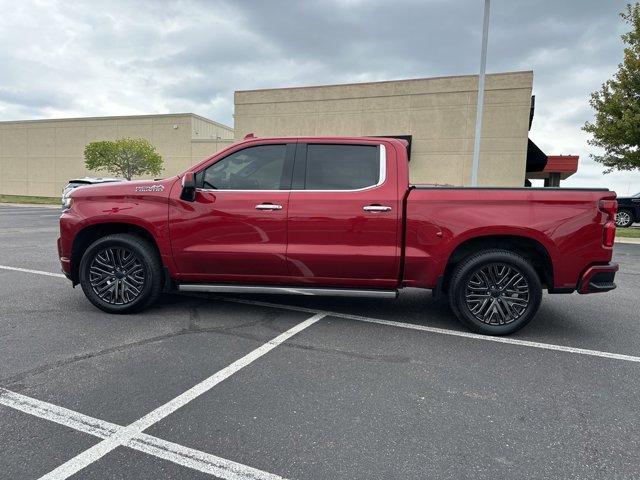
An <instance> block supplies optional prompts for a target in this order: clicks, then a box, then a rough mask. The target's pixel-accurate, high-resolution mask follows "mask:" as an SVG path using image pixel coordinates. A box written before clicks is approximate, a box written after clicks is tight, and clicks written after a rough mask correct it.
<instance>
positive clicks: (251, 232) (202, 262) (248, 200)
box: [169, 141, 295, 283]
mask: <svg viewBox="0 0 640 480" xmlns="http://www.w3.org/2000/svg"><path fill="white" fill-rule="evenodd" d="M267 142H268V141H267ZM294 151H295V143H289V144H287V143H285V142H268V143H265V144H260V145H249V146H244V147H239V148H238V149H236V150H234V151H231V152H230V153H229V154H228V155H226V156H225V157H223V158H221V159H217V160H216V161H214V162H213V163H212V164H210V165H208V166H206V167H205V168H203V169H201V170H200V171H199V172H196V176H195V177H196V185H197V187H198V188H197V189H196V198H195V201H194V202H185V201H183V200H180V199H176V200H175V202H174V208H171V209H170V212H169V225H170V228H171V243H172V250H173V253H174V258H175V261H176V265H177V268H178V271H179V272H180V276H181V278H182V279H183V280H194V281H216V282H232V283H235V282H240V283H247V282H251V283H269V282H272V283H274V282H275V283H278V282H282V281H284V279H286V277H287V275H288V273H287V265H286V260H285V253H286V247H287V212H288V201H289V190H290V188H291V174H292V170H293V156H294ZM172 197H173V198H176V197H179V192H177V194H175V195H172Z"/></svg>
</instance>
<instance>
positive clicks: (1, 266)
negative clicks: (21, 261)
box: [0, 265, 66, 278]
mask: <svg viewBox="0 0 640 480" xmlns="http://www.w3.org/2000/svg"><path fill="white" fill-rule="evenodd" d="M0 270H13V271H14V272H24V273H35V274H36V275H47V276H49V277H59V278H66V277H65V276H64V275H63V274H62V273H51V272H43V271H42V270H31V269H29V268H19V267H9V266H7V265H0Z"/></svg>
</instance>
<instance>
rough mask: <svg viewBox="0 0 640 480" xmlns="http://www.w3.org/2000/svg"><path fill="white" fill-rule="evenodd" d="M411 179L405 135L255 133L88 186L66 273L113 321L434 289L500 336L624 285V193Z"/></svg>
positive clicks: (72, 204) (70, 204) (66, 226)
mask: <svg viewBox="0 0 640 480" xmlns="http://www.w3.org/2000/svg"><path fill="white" fill-rule="evenodd" d="M408 168H409V164H408V155H407V145H406V142H404V141H402V140H397V139H392V138H345V137H335V138H331V137H322V138H269V139H258V138H249V139H246V140H245V141H242V142H240V143H236V144H234V145H232V146H230V147H228V148H227V149H225V150H223V151H221V152H219V153H217V154H216V155H214V156H212V157H210V158H208V159H206V160H204V161H202V162H200V163H199V164H197V165H195V166H193V167H191V168H189V169H188V170H186V171H185V172H184V173H182V174H180V175H177V176H175V177H172V178H169V179H165V180H160V181H135V182H125V183H117V184H104V185H96V186H90V187H89V186H88V187H80V188H77V189H75V190H73V192H72V193H71V194H70V196H69V198H68V199H67V208H66V210H65V211H64V212H63V214H62V216H61V219H60V232H61V234H60V238H59V240H58V250H59V256H60V261H61V262H62V269H63V271H64V273H65V274H66V275H67V277H68V278H69V279H70V280H71V281H72V282H73V285H74V286H75V285H76V284H78V283H79V284H80V285H82V289H83V290H84V293H85V294H86V296H87V297H88V299H89V300H90V301H91V302H92V303H93V304H94V305H95V306H97V307H98V308H100V309H102V310H105V311H107V312H113V313H128V312H133V311H138V310H140V309H142V308H144V307H146V306H148V305H149V304H150V303H152V302H153V301H154V300H155V299H156V298H157V297H158V295H159V294H160V293H161V292H162V291H191V292H194V291H197V292H235V293H238V292H241V293H245V292H249V293H251V292H253V293H285V294H302V295H351V296H385V297H395V296H396V295H397V293H398V290H399V289H401V288H404V287H417V288H425V289H432V290H433V291H434V295H435V296H436V297H443V298H446V299H448V301H449V302H450V304H451V308H452V309H453V312H454V313H455V314H456V316H457V317H458V318H459V319H460V320H461V321H462V322H463V323H464V324H465V325H466V326H467V327H469V328H470V329H472V330H474V331H477V332H481V333H485V334H494V335H500V334H508V333H511V332H514V331H516V330H518V329H520V328H522V327H523V326H524V325H526V324H527V323H528V322H529V321H530V320H531V319H532V318H533V317H534V315H535V313H536V311H537V310H538V307H539V305H540V301H541V297H542V290H543V288H544V289H547V290H548V292H549V293H571V292H574V291H576V290H577V291H578V292H580V293H594V292H605V291H608V290H612V289H613V288H615V283H614V276H615V272H616V271H617V269H618V266H617V265H616V264H612V263H610V262H611V255H612V247H613V240H614V236H615V215H616V195H615V193H613V192H610V191H608V190H606V189H605V190H587V189H565V188H562V189H553V188H458V187H441V186H427V185H411V184H410V183H409V174H408ZM427 308H429V307H428V305H425V309H427Z"/></svg>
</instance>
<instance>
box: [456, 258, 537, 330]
mask: <svg viewBox="0 0 640 480" xmlns="http://www.w3.org/2000/svg"><path fill="white" fill-rule="evenodd" d="M541 300H542V284H541V282H540V277H539V275H538V272H536V270H535V268H534V267H533V265H532V264H531V262H530V261H529V260H527V259H526V258H524V257H523V256H521V255H519V254H517V253H515V252H511V251H508V250H498V249H491V250H484V251H481V252H479V253H477V254H475V255H472V256H471V257H468V258H467V259H465V260H463V261H462V262H460V264H458V265H457V266H456V267H455V269H454V271H453V274H452V276H451V281H450V282H449V303H450V304H451V309H452V310H453V312H454V313H455V314H456V316H457V317H458V319H459V320H460V321H461V322H462V323H463V324H464V325H465V326H467V327H468V328H469V329H471V330H473V331H474V332H478V333H483V334H487V335H508V334H510V333H513V332H515V331H517V330H520V329H521V328H522V327H524V326H525V325H526V324H527V323H529V322H530V321H531V320H532V319H533V317H534V316H535V314H536V312H537V311H538V308H539V307H540V302H541Z"/></svg>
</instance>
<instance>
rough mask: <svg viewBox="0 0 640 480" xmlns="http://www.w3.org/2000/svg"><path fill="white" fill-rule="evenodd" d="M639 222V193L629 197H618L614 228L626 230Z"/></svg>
mask: <svg viewBox="0 0 640 480" xmlns="http://www.w3.org/2000/svg"><path fill="white" fill-rule="evenodd" d="M636 222H640V192H638V193H636V194H635V195H633V196H631V197H618V213H617V214H616V226H617V227H621V228H627V227H630V226H631V225H633V224H634V223H636Z"/></svg>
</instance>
